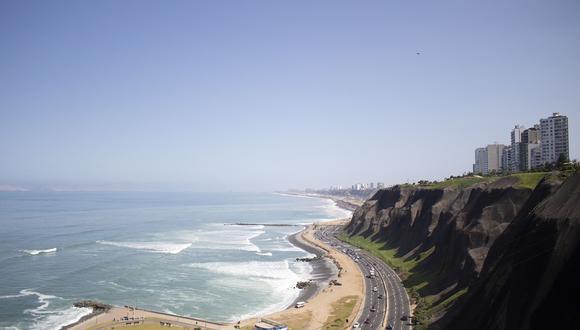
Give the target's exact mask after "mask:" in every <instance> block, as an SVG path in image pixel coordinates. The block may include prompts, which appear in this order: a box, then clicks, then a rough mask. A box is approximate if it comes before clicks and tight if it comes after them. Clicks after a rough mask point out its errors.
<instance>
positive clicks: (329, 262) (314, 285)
mask: <svg viewBox="0 0 580 330" xmlns="http://www.w3.org/2000/svg"><path fill="white" fill-rule="evenodd" d="M288 195H289V196H293V197H294V196H302V197H307V198H321V199H330V200H332V201H333V202H334V203H335V204H336V206H337V207H338V208H341V209H343V210H346V211H349V212H352V211H353V208H356V207H358V206H356V205H355V204H351V203H348V202H344V201H341V200H340V201H339V200H336V199H335V198H332V197H331V196H321V195H319V196H308V195H299V194H288ZM342 220H344V219H340V218H337V219H333V220H328V221H324V222H321V224H330V223H333V222H337V221H342ZM314 225H316V223H313V224H309V225H308V226H306V227H305V228H304V229H302V230H300V231H298V232H296V233H294V234H291V235H289V236H288V237H287V240H288V242H290V244H292V245H294V246H296V247H297V248H299V249H301V250H303V251H306V252H308V253H311V254H314V255H316V257H317V258H316V259H315V260H311V261H303V262H308V263H309V264H310V266H311V267H312V270H311V272H310V273H309V275H308V276H309V282H311V284H310V285H308V286H307V287H305V288H303V289H301V290H300V292H299V294H298V297H296V298H295V299H294V301H293V302H292V303H291V304H290V305H288V306H286V307H284V308H283V309H281V310H279V311H276V312H272V313H269V314H266V315H261V316H255V317H250V318H246V319H243V320H240V321H239V322H234V323H231V322H216V321H208V320H204V319H201V318H195V317H187V316H181V315H174V314H167V313H162V312H156V311H149V310H144V309H140V308H134V309H132V313H133V314H135V312H136V311H137V313H139V314H141V315H146V316H147V317H152V318H155V319H166V320H171V321H173V322H176V324H182V325H187V326H191V325H198V322H203V323H204V324H205V325H206V327H207V328H208V329H214V328H215V329H230V328H229V327H230V326H231V327H232V329H233V327H234V325H235V324H245V325H250V324H252V322H254V321H256V320H260V319H262V318H266V317H270V316H274V315H277V314H281V313H284V312H285V311H288V312H296V311H297V313H300V312H301V310H302V309H295V308H294V305H295V304H296V303H297V302H298V301H306V302H308V301H311V300H314V299H316V298H317V297H320V295H321V293H323V292H325V291H326V290H327V289H328V288H329V286H330V284H329V283H330V282H331V281H332V280H337V279H338V278H339V276H340V275H339V273H340V271H339V270H338V268H337V266H336V259H335V258H333V257H327V256H326V255H327V254H328V253H330V252H331V251H332V250H333V251H334V252H339V251H337V250H335V249H333V248H329V250H327V249H325V248H324V247H322V246H320V245H319V244H316V243H314V242H311V241H310V240H311V239H312V238H311V239H305V237H304V235H305V234H307V233H308V232H309V231H310V230H311V229H312V226H314ZM363 299H364V297H363ZM358 305H360V301H359V303H358ZM128 310H131V308H130V307H128V306H125V307H118V306H114V307H113V308H111V310H110V311H103V310H97V309H94V308H93V311H92V312H91V313H89V314H87V315H84V316H83V317H81V318H80V319H79V320H78V321H76V322H74V323H71V324H67V325H64V326H62V327H61V328H60V330H83V329H87V327H88V323H90V324H93V325H94V324H95V323H97V321H98V319H99V317H100V318H101V319H102V318H105V321H107V322H108V323H110V325H111V326H116V325H123V324H124V323H123V322H120V320H121V317H122V316H124V315H125V314H127V315H129V311H128ZM293 314H295V313H293ZM115 316H116V317H115ZM93 320H94V321H95V323H93ZM115 320H116V321H115ZM188 320H189V321H191V322H195V324H194V323H189V322H188ZM89 321H90V322H89ZM141 322H146V321H145V319H143V320H142V321H141ZM183 322H185V323H183ZM98 324H101V325H105V324H104V323H102V322H99V323H98ZM224 326H225V327H226V328H224Z"/></svg>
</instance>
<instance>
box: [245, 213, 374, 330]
mask: <svg viewBox="0 0 580 330" xmlns="http://www.w3.org/2000/svg"><path fill="white" fill-rule="evenodd" d="M344 221H345V220H340V221H332V222H328V223H324V224H318V225H316V226H325V225H330V224H338V223H344ZM313 226H315V225H312V226H309V227H308V228H307V229H306V230H304V231H303V232H301V233H300V235H298V236H297V237H296V238H297V239H298V240H302V242H304V243H305V244H308V245H310V246H313V247H315V248H317V249H321V250H323V251H325V252H326V254H325V255H326V257H327V258H330V259H332V260H334V262H336V263H337V264H338V265H340V267H341V268H342V270H341V274H340V276H339V277H338V281H339V282H340V283H341V284H342V285H341V286H327V287H325V288H323V289H322V290H321V291H320V292H319V293H318V294H317V295H315V296H314V297H312V298H311V299H310V300H308V301H307V303H306V305H305V306H304V307H303V308H289V309H286V310H284V311H280V312H277V313H273V314H270V315H267V316H265V317H264V318H267V319H272V320H275V321H278V322H281V323H284V324H287V325H289V326H290V328H291V329H304V330H309V329H310V330H314V329H321V328H323V327H324V326H325V325H328V324H330V323H332V322H333V321H334V319H335V318H336V317H337V314H336V312H337V310H338V309H339V307H340V306H341V305H347V304H348V303H350V304H352V303H354V306H353V308H352V311H350V313H348V315H346V316H343V318H344V320H343V323H342V324H341V326H339V327H338V328H339V329H348V328H349V327H350V326H351V325H352V322H353V321H354V320H355V318H356V315H357V314H358V311H359V308H360V306H362V304H363V303H364V294H363V292H364V281H363V276H362V274H361V272H360V270H359V269H358V266H357V265H356V264H355V263H354V262H353V261H352V259H350V258H349V257H348V256H346V255H344V254H342V253H340V252H338V251H336V250H335V249H333V248H332V247H331V246H328V245H327V244H325V243H323V242H321V241H319V240H317V239H316V238H315V237H314V229H313ZM346 319H348V322H345V321H346ZM247 323H248V322H243V324H247Z"/></svg>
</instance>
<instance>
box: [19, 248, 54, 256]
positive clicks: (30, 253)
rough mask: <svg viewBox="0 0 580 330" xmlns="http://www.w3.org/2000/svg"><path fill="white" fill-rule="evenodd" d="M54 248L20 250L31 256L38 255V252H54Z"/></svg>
mask: <svg viewBox="0 0 580 330" xmlns="http://www.w3.org/2000/svg"><path fill="white" fill-rule="evenodd" d="M56 250H57V249H56V248H52V249H46V250H22V252H24V253H26V254H29V255H31V256H35V255H39V254H46V253H55V252H56Z"/></svg>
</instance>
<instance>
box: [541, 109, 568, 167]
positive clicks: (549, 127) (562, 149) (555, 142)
mask: <svg viewBox="0 0 580 330" xmlns="http://www.w3.org/2000/svg"><path fill="white" fill-rule="evenodd" d="M540 131H541V134H540V139H541V145H542V146H541V148H542V156H541V162H542V164H547V163H550V164H551V163H555V162H556V161H558V158H559V157H560V155H561V154H563V155H564V156H565V157H566V159H570V142H569V138H568V117H566V116H564V115H561V114H560V113H558V112H555V113H553V114H552V116H551V117H548V118H545V119H540Z"/></svg>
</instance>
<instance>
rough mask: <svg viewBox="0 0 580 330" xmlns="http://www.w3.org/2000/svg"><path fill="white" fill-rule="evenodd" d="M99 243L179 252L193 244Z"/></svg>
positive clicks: (152, 250) (173, 252)
mask: <svg viewBox="0 0 580 330" xmlns="http://www.w3.org/2000/svg"><path fill="white" fill-rule="evenodd" d="M97 243H99V244H104V245H111V246H117V247H125V248H130V249H137V250H144V251H149V252H155V253H170V254H178V253H179V252H181V251H183V250H185V249H187V248H188V247H190V246H191V243H181V244H178V243H166V242H112V241H97Z"/></svg>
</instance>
